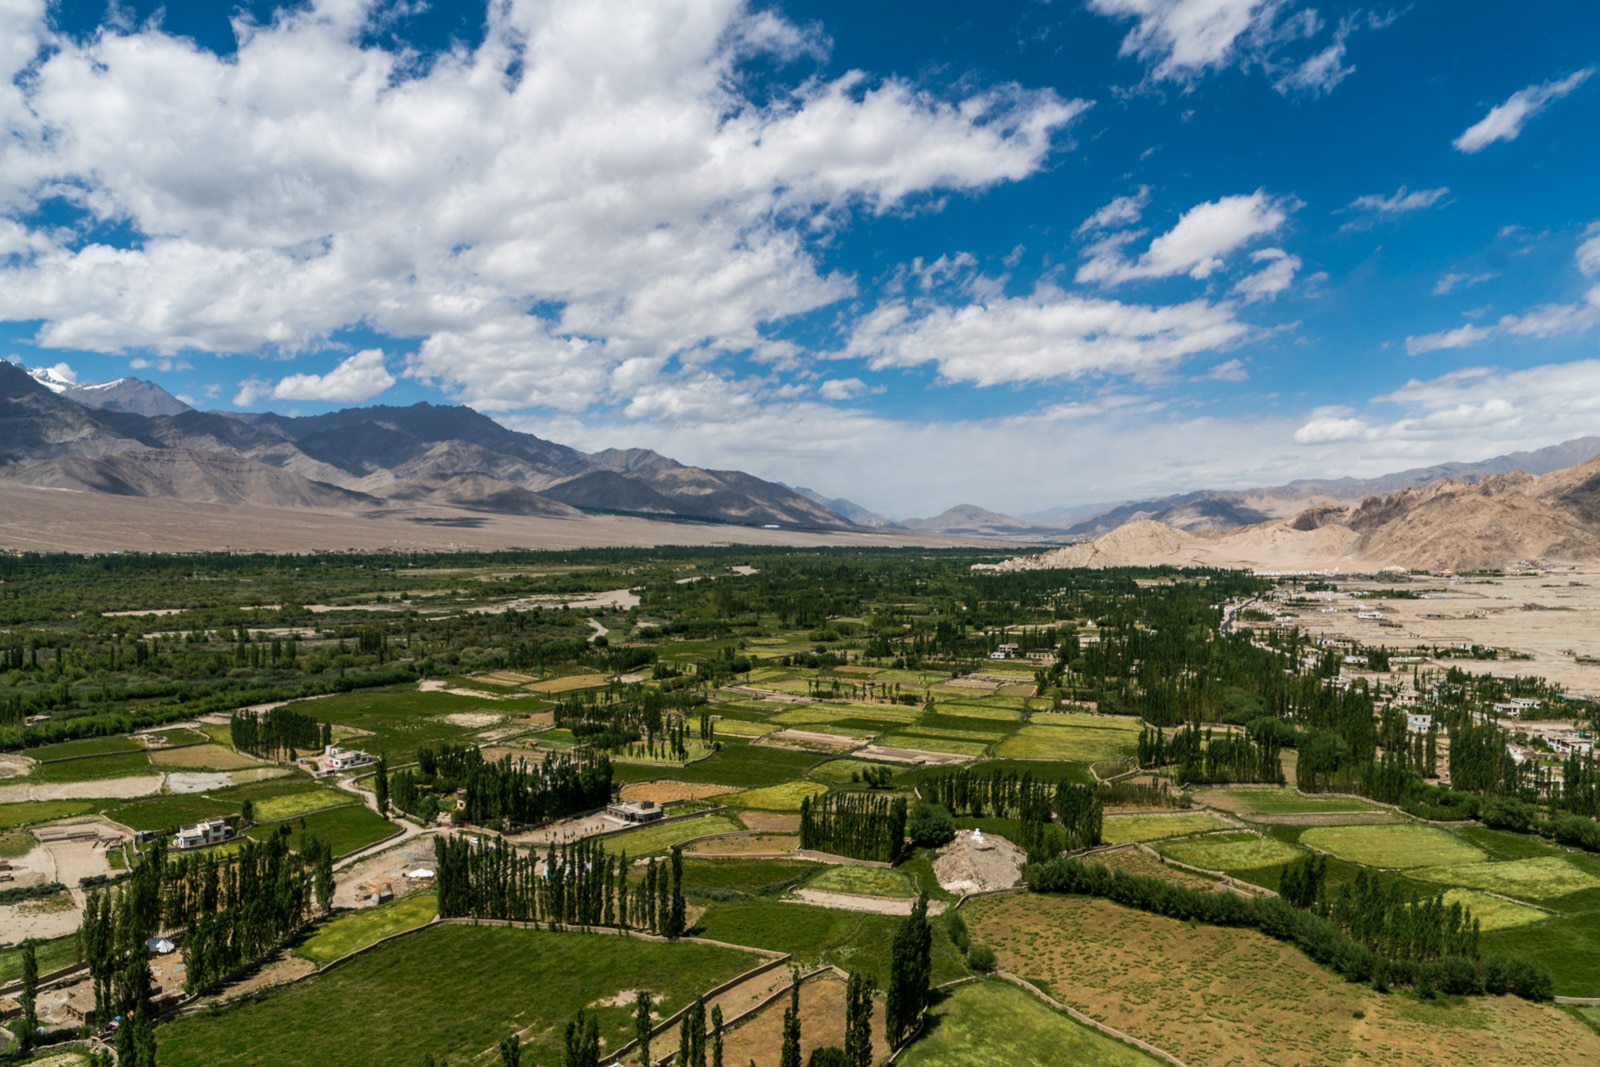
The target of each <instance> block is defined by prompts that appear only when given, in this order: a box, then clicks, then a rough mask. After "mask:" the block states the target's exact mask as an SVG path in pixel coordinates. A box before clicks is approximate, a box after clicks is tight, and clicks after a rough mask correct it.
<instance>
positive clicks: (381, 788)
mask: <svg viewBox="0 0 1600 1067" xmlns="http://www.w3.org/2000/svg"><path fill="white" fill-rule="evenodd" d="M372 799H373V800H374V801H375V802H376V803H377V805H378V814H379V815H388V814H389V761H388V760H387V759H386V758H384V757H383V756H379V757H378V763H377V768H376V769H375V770H374V771H373V773H372Z"/></svg>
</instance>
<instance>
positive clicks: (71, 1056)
mask: <svg viewBox="0 0 1600 1067" xmlns="http://www.w3.org/2000/svg"><path fill="white" fill-rule="evenodd" d="M90 1062H91V1061H90V1059H89V1054H88V1053H87V1052H79V1051H78V1050H76V1049H68V1050H66V1051H65V1052H41V1053H39V1054H38V1055H37V1056H29V1057H28V1058H27V1059H25V1060H19V1061H17V1067H90Z"/></svg>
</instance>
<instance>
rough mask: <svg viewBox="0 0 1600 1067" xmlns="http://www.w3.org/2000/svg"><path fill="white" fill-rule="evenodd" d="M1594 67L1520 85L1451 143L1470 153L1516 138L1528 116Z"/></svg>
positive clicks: (1569, 89) (1572, 86)
mask: <svg viewBox="0 0 1600 1067" xmlns="http://www.w3.org/2000/svg"><path fill="white" fill-rule="evenodd" d="M1594 71H1595V68H1594V67H1585V68H1584V69H1583V70H1580V71H1576V72H1575V73H1572V74H1569V75H1567V76H1566V77H1565V78H1561V79H1559V80H1557V81H1548V82H1544V83H1543V84H1540V85H1530V86H1528V87H1527V88H1526V89H1518V90H1517V91H1516V92H1514V93H1512V94H1511V96H1510V97H1509V98H1508V99H1507V100H1506V102H1505V103H1503V104H1496V105H1495V106H1494V107H1492V108H1490V109H1489V113H1488V114H1487V115H1485V116H1484V117H1483V118H1481V119H1479V120H1478V121H1477V122H1475V123H1473V124H1472V125H1471V126H1468V127H1467V128H1466V130H1464V131H1463V132H1462V134H1461V136H1460V137H1457V138H1456V139H1455V140H1454V141H1452V142H1451V143H1452V144H1454V145H1455V147H1456V150H1457V151H1460V152H1468V153H1471V152H1481V151H1483V150H1484V149H1485V148H1488V147H1489V146H1490V145H1492V144H1494V143H1495V142H1496V141H1515V140H1516V139H1517V137H1518V136H1519V135H1521V133H1522V127H1523V126H1524V125H1526V124H1527V122H1528V120H1529V119H1531V118H1533V117H1534V116H1535V115H1537V114H1539V112H1541V111H1543V110H1544V109H1545V108H1547V107H1549V106H1550V105H1551V104H1553V103H1555V102H1556V101H1557V100H1560V99H1561V98H1562V97H1563V96H1566V95H1567V94H1568V93H1570V92H1572V91H1573V90H1574V89H1576V88H1577V87H1578V86H1580V85H1582V84H1583V83H1584V82H1586V81H1588V80H1589V76H1590V75H1592V74H1593V73H1594Z"/></svg>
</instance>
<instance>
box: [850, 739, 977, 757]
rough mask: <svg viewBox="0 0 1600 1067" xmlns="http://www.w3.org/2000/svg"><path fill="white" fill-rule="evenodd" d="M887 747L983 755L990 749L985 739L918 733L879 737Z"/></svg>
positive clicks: (957, 754) (960, 754) (961, 754)
mask: <svg viewBox="0 0 1600 1067" xmlns="http://www.w3.org/2000/svg"><path fill="white" fill-rule="evenodd" d="M878 744H880V745H882V746H884V747H885V748H910V749H917V750H919V751H922V752H943V753H946V754H947V755H952V756H981V755H983V754H984V753H985V752H988V751H989V745H988V743H987V742H984V741H956V740H952V739H950V738H947V737H922V736H919V735H917V734H909V733H902V734H890V735H888V736H887V737H880V738H878Z"/></svg>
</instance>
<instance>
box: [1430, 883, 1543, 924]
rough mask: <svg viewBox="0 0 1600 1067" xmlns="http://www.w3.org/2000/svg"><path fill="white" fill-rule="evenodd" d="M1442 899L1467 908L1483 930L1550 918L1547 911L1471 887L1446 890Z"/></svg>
mask: <svg viewBox="0 0 1600 1067" xmlns="http://www.w3.org/2000/svg"><path fill="white" fill-rule="evenodd" d="M1444 900H1445V903H1446V904H1460V905H1461V906H1462V907H1463V908H1467V909H1469V910H1470V911H1471V912H1472V916H1473V918H1475V919H1477V920H1478V925H1479V926H1481V927H1482V928H1483V929H1485V930H1509V929H1511V928H1512V927H1515V926H1532V925H1533V924H1534V923H1538V922H1544V921H1545V920H1546V919H1548V918H1550V913H1549V912H1546V911H1540V910H1539V909H1538V908H1530V907H1526V906H1525V905H1522V904H1513V903H1511V901H1509V900H1501V899H1500V898H1498V897H1491V896H1490V895H1489V894H1487V893H1479V892H1477V891H1476V890H1472V889H1449V890H1446V891H1445V894H1444Z"/></svg>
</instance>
